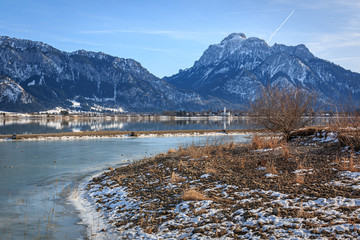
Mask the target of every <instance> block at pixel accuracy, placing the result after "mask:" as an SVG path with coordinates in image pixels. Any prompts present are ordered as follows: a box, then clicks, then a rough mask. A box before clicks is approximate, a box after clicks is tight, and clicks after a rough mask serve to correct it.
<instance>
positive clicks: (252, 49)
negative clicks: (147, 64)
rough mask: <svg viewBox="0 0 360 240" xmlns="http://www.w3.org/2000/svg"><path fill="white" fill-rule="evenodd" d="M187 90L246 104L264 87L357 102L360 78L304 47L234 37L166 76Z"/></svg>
mask: <svg viewBox="0 0 360 240" xmlns="http://www.w3.org/2000/svg"><path fill="white" fill-rule="evenodd" d="M164 80H166V81H167V82H169V83H171V84H173V85H174V86H176V87H179V88H184V89H191V90H194V91H196V92H198V93H199V94H201V95H202V96H213V97H218V98H221V99H225V100H227V101H229V102H232V103H239V104H243V105H246V104H248V103H249V102H250V101H252V100H253V99H254V98H255V96H256V94H257V92H258V90H259V89H261V88H262V87H264V86H267V85H269V84H270V85H287V86H300V87H302V88H303V89H305V90H307V91H315V92H316V94H317V95H318V98H319V99H320V100H321V101H322V102H324V103H330V102H331V103H332V102H334V103H341V102H344V101H345V100H349V99H350V97H351V99H352V101H353V102H355V103H360V74H358V73H354V72H351V71H349V70H345V69H344V68H342V67H340V66H338V65H335V64H334V63H331V62H329V61H326V60H322V59H320V58H317V57H315V56H314V55H313V54H312V53H311V52H310V51H309V49H307V48H306V46H305V45H302V44H301V45H298V46H286V45H282V44H274V45H273V46H269V45H268V44H267V43H266V42H265V41H264V40H262V39H259V38H254V37H251V38H246V36H245V34H243V33H232V34H230V35H229V36H228V37H226V38H225V39H224V40H222V41H221V42H220V43H219V44H214V45H210V46H209V48H208V49H207V50H206V51H205V52H204V53H203V55H202V56H201V57H200V59H199V60H198V61H196V62H195V64H194V65H193V67H191V68H188V69H186V70H180V71H179V73H177V74H175V75H173V76H171V77H166V78H164Z"/></svg>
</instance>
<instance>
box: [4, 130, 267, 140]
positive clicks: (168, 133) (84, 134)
mask: <svg viewBox="0 0 360 240" xmlns="http://www.w3.org/2000/svg"><path fill="white" fill-rule="evenodd" d="M263 131H264V129H229V130H169V131H85V132H62V133H42V134H18V135H0V140H14V141H17V140H37V139H52V138H82V137H84V138H85V137H90V138H96V137H102V138H113V137H126V136H128V137H141V136H181V135H189V136H191V135H209V134H217V133H219V134H245V133H257V132H263Z"/></svg>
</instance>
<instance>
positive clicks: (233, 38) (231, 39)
mask: <svg viewBox="0 0 360 240" xmlns="http://www.w3.org/2000/svg"><path fill="white" fill-rule="evenodd" d="M245 39H246V35H245V34H244V33H231V34H230V35H229V36H227V37H226V38H224V39H223V40H222V41H221V43H220V44H223V45H225V44H228V43H230V42H235V41H243V40H245Z"/></svg>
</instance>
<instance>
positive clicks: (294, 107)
mask: <svg viewBox="0 0 360 240" xmlns="http://www.w3.org/2000/svg"><path fill="white" fill-rule="evenodd" d="M315 103H316V95H315V94H314V93H310V92H307V91H305V90H303V89H300V88H299V87H297V88H293V87H288V86H285V87H283V88H280V87H278V86H274V87H272V86H268V87H266V88H264V89H263V90H262V91H261V92H260V93H259V94H258V96H257V98H256V100H255V101H254V102H253V103H252V104H251V115H252V116H253V117H255V121H256V123H257V125H258V126H260V127H264V128H266V129H269V130H271V131H273V132H281V133H282V134H283V135H284V138H285V139H286V140H289V139H290V136H291V133H293V132H294V131H295V130H298V129H299V128H302V127H304V126H306V125H307V124H308V123H309V122H311V121H312V120H313V117H314V113H315Z"/></svg>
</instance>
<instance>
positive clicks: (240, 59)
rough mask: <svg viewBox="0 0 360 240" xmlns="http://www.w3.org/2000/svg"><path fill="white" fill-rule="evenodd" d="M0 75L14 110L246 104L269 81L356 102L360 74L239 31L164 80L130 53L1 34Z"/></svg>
mask: <svg viewBox="0 0 360 240" xmlns="http://www.w3.org/2000/svg"><path fill="white" fill-rule="evenodd" d="M0 76H3V77H2V78H0V84H1V89H0V108H2V109H6V110H14V111H16V110H20V111H39V110H46V109H52V108H56V107H63V108H71V107H72V105H73V104H72V103H73V101H76V102H79V103H80V104H81V105H80V106H81V108H80V109H81V110H84V111H87V110H93V109H99V107H100V108H103V109H110V108H114V109H122V110H125V111H133V112H161V111H164V110H186V111H202V110H209V109H214V110H215V109H221V108H223V107H228V108H234V109H239V108H241V109H244V108H246V106H248V104H249V102H251V101H253V100H254V98H255V97H256V94H257V93H258V92H259V90H260V89H261V88H263V87H264V86H266V85H269V84H270V85H290V86H300V87H302V88H303V89H305V90H306V91H315V92H316V93H317V94H318V96H319V99H320V101H322V102H323V103H330V102H331V101H332V102H334V103H339V102H342V101H344V100H346V99H349V98H350V97H351V99H352V100H353V101H354V102H355V103H360V74H359V73H355V72H351V71H350V70H345V69H344V68H342V67H341V66H339V65H336V64H334V63H331V62H329V61H327V60H323V59H320V58H317V57H316V56H314V55H313V54H312V53H311V52H310V51H309V49H308V48H307V47H306V46H305V45H304V44H299V45H297V46H286V45H284V44H276V43H275V44H274V45H273V46H269V45H268V44H267V43H266V42H265V41H264V40H262V39H259V38H255V37H250V38H247V37H246V35H245V34H244V33H232V34H230V35H228V36H227V37H225V38H224V39H223V40H222V41H221V42H220V43H217V44H212V45H210V46H209V47H208V48H207V49H206V50H205V51H204V53H203V55H202V56H201V57H200V58H199V59H198V60H197V61H195V62H194V64H193V66H192V67H191V68H187V69H185V70H179V72H178V73H177V74H174V75H172V76H169V77H164V78H163V79H160V78H158V77H156V76H155V75H153V74H151V73H150V72H149V71H148V70H147V69H145V68H144V67H142V65H141V63H140V62H137V61H135V60H133V59H130V58H127V59H125V58H119V57H115V56H111V55H109V54H106V53H103V52H92V51H86V50H77V51H73V52H64V51H61V50H58V49H56V48H54V47H52V46H50V45H48V44H46V43H43V42H39V41H31V40H23V39H17V38H10V37H6V36H0ZM349 95H350V97H349ZM77 109H79V108H77Z"/></svg>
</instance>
